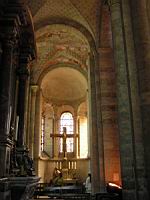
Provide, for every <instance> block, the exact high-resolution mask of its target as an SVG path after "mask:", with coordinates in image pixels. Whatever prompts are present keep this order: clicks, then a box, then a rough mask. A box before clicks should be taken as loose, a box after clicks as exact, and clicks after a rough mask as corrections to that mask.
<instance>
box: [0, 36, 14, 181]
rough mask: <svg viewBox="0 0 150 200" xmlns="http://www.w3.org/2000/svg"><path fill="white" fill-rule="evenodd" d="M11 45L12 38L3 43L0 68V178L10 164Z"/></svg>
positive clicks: (7, 171) (6, 171) (6, 173)
mask: <svg viewBox="0 0 150 200" xmlns="http://www.w3.org/2000/svg"><path fill="white" fill-rule="evenodd" d="M13 45H14V42H13V40H12V38H11V37H10V38H6V39H5V40H4V43H3V54H2V62H1V66H0V158H1V159H0V166H1V170H0V177H2V176H7V175H8V174H9V164H10V145H11V141H10V139H9V134H10V122H11V115H12V104H11V103H12V102H11V100H12V98H11V97H12V93H13V91H12V76H13V62H12V59H13Z"/></svg>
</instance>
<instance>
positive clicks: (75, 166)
mask: <svg viewBox="0 0 150 200" xmlns="http://www.w3.org/2000/svg"><path fill="white" fill-rule="evenodd" d="M74 168H75V169H77V162H76V161H75V162H74Z"/></svg>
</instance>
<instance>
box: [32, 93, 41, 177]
mask: <svg viewBox="0 0 150 200" xmlns="http://www.w3.org/2000/svg"><path fill="white" fill-rule="evenodd" d="M41 102H42V92H41V90H40V89H39V90H38V91H37V98H36V108H37V109H36V110H35V124H36V126H35V128H34V130H35V131H34V132H35V134H34V167H35V172H36V174H38V170H39V169H38V163H39V162H38V161H39V155H40V145H41V137H40V136H41V119H42V118H41V116H42V103H41Z"/></svg>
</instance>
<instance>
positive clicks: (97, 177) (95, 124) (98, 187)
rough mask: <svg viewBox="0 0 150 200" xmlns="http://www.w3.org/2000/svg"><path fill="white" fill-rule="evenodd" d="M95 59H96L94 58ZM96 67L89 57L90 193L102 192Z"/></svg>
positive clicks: (98, 88)
mask: <svg viewBox="0 0 150 200" xmlns="http://www.w3.org/2000/svg"><path fill="white" fill-rule="evenodd" d="M96 59H97V58H96ZM97 70H98V65H97V66H96V63H95V62H94V57H93V55H91V56H90V70H89V80H90V85H89V96H90V113H91V115H90V118H91V119H90V124H89V130H90V141H91V142H90V143H91V147H90V149H91V153H90V155H91V175H92V193H96V192H104V191H105V183H104V155H103V150H104V149H103V137H102V129H101V128H102V127H101V113H100V112H101V110H100V94H99V92H100V82H99V71H97Z"/></svg>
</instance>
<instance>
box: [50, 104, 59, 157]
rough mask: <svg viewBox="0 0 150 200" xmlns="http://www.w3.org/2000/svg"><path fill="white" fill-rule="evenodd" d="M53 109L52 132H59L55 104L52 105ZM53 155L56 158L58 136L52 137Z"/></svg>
mask: <svg viewBox="0 0 150 200" xmlns="http://www.w3.org/2000/svg"><path fill="white" fill-rule="evenodd" d="M53 109H54V134H59V123H60V121H59V117H58V107H57V106H56V105H55V106H53ZM52 140H53V155H54V158H58V155H59V149H58V141H57V140H58V138H57V137H53V139H52Z"/></svg>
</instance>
